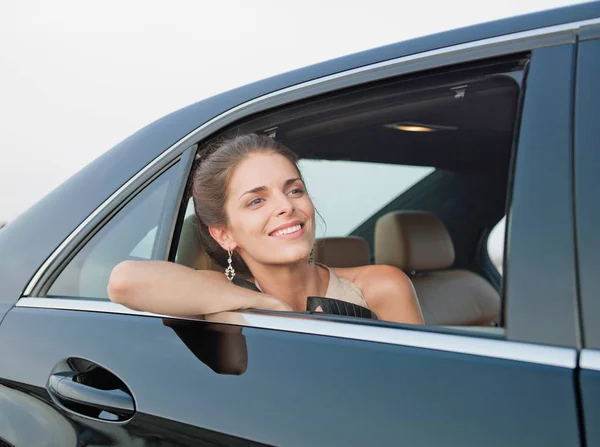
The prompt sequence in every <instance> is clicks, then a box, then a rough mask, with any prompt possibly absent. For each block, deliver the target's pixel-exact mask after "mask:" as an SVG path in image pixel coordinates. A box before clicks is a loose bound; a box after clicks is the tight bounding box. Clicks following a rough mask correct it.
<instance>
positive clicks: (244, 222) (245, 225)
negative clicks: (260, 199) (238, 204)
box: [230, 208, 269, 245]
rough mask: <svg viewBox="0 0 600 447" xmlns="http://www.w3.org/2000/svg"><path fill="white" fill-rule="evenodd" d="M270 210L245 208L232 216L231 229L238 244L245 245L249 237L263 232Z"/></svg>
mask: <svg viewBox="0 0 600 447" xmlns="http://www.w3.org/2000/svg"><path fill="white" fill-rule="evenodd" d="M268 214H269V213H268V211H265V210H264V209H262V208H261V209H258V210H243V211H239V212H238V213H236V214H235V216H232V219H231V221H230V230H231V232H232V234H233V236H234V238H236V240H237V242H238V244H240V245H244V243H245V242H248V239H250V238H252V237H255V236H257V235H259V234H262V232H263V231H264V228H265V225H266V223H267V221H268Z"/></svg>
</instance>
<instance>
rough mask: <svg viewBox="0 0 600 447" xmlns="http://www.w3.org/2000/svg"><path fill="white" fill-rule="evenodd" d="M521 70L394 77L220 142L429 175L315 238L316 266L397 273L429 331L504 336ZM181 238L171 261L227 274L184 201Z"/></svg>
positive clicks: (504, 64) (516, 60) (257, 121)
mask: <svg viewBox="0 0 600 447" xmlns="http://www.w3.org/2000/svg"><path fill="white" fill-rule="evenodd" d="M526 68H527V55H517V56H513V57H506V58H501V59H495V60H491V61H489V60H488V61H482V62H481V63H478V64H473V63H471V64H468V65H465V66H460V67H456V66H455V67H452V69H438V70H435V71H431V72H428V73H419V74H418V75H414V76H403V77H402V78H400V79H389V80H385V81H381V82H378V83H377V84H368V85H365V86H360V87H354V88H352V89H348V90H345V91H339V92H336V93H334V94H329V95H324V96H322V97H313V98H308V99H305V100H303V101H302V102H299V103H295V104H293V105H291V106H284V107H281V108H279V109H274V110H269V111H267V112H263V113H261V114H257V115H254V116H252V117H250V118H248V119H245V120H244V121H242V122H237V123H235V124H234V125H232V126H230V127H229V128H227V129H225V130H224V131H223V132H221V133H220V134H219V135H214V138H221V137H231V136H234V135H238V134H243V133H249V132H256V133H264V134H267V135H270V136H272V137H273V138H275V139H277V140H279V141H281V142H282V143H284V144H285V145H286V146H288V147H289V148H290V149H292V150H293V151H294V152H295V153H296V154H297V155H298V156H299V158H300V160H301V162H302V161H303V160H337V161H344V162H349V163H355V164H357V165H359V166H360V163H362V164H381V165H403V166H422V167H429V168H432V169H431V173H429V174H428V175H426V176H425V177H424V178H422V179H419V181H417V182H416V183H415V184H412V185H410V187H408V188H407V189H405V190H402V191H398V194H397V195H395V196H394V195H393V192H394V191H391V193H392V197H393V198H392V200H390V201H387V202H386V203H385V205H384V206H382V207H380V208H379V209H377V210H376V212H374V213H373V212H369V213H368V214H365V215H363V216H362V217H361V219H360V223H359V224H357V225H356V226H355V227H354V228H353V229H352V230H351V231H348V232H346V234H335V235H330V236H327V237H321V238H319V239H318V240H317V243H316V245H315V250H314V259H315V260H316V261H318V262H321V263H324V264H326V265H328V266H330V267H354V266H360V265H368V264H389V265H393V266H396V267H398V268H399V269H401V270H403V271H404V272H405V273H406V274H407V275H408V276H409V277H410V279H411V281H412V282H413V285H414V287H415V290H416V292H417V296H418V298H419V302H420V304H421V307H422V310H423V314H424V318H425V323H426V324H427V325H435V326H453V327H454V326H456V327H476V328H482V329H483V328H496V329H499V328H501V327H502V325H503V322H502V308H503V306H502V299H501V296H502V290H501V285H502V276H501V274H500V273H499V269H498V268H497V267H496V266H494V264H493V263H492V261H491V260H490V256H489V253H488V250H487V241H488V237H489V234H490V231H491V230H492V229H493V228H494V226H495V225H496V224H497V223H498V222H499V221H500V220H501V219H502V218H503V217H504V216H505V215H506V214H507V210H508V203H509V197H510V196H509V194H510V178H511V175H510V172H511V165H512V157H513V141H514V139H515V135H516V132H517V129H516V123H517V116H518V112H519V106H520V97H521V89H522V85H523V78H524V75H525V73H526ZM201 153H202V147H201V148H200V149H199V154H200V155H201ZM328 175H330V176H331V178H330V179H328V180H330V184H331V187H330V188H329V189H328V190H327V191H326V194H328V195H329V196H331V197H336V195H338V194H340V191H336V188H335V185H336V179H335V172H331V173H329V174H328ZM356 181H357V183H358V182H359V181H362V182H363V183H362V184H368V182H369V181H370V180H369V178H362V179H361V178H357V179H356ZM307 186H308V188H309V190H310V188H311V186H310V184H308V185H307ZM334 203H335V202H334ZM355 206H356V207H360V206H361V204H360V203H357V204H356V205H355ZM358 211H360V208H359V209H358ZM177 234H179V235H180V237H179V244H178V247H177V251H176V253H175V254H174V260H175V262H177V263H180V264H183V265H187V266H190V267H193V268H196V269H216V270H222V267H220V266H217V265H215V264H214V262H212V261H211V259H210V258H209V257H208V256H207V255H206V254H205V253H204V252H203V250H202V247H201V246H200V243H199V241H198V238H197V236H196V228H195V216H194V214H193V205H192V204H191V198H189V196H188V197H187V198H186V200H184V205H183V206H182V211H181V217H180V225H179V227H178V228H177V229H176V236H177ZM175 240H176V239H175Z"/></svg>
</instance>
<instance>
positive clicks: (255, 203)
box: [246, 197, 264, 206]
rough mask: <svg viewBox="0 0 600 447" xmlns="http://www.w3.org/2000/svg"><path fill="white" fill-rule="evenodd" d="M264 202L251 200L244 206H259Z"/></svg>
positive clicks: (258, 198) (259, 199)
mask: <svg viewBox="0 0 600 447" xmlns="http://www.w3.org/2000/svg"><path fill="white" fill-rule="evenodd" d="M263 201H264V199H262V198H260V197H257V198H256V199H254V200H251V201H250V202H248V204H247V205H246V206H256V205H260V204H261V203H262V202H263Z"/></svg>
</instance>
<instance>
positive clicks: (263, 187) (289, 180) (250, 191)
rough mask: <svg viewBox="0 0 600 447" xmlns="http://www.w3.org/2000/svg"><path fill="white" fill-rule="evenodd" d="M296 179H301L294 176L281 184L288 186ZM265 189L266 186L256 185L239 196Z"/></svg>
mask: <svg viewBox="0 0 600 447" xmlns="http://www.w3.org/2000/svg"><path fill="white" fill-rule="evenodd" d="M298 180H300V181H302V179H301V178H300V177H295V178H290V179H287V180H286V181H285V183H284V184H283V187H284V188H285V187H286V186H289V185H291V184H292V183H294V182H297V181H298ZM266 190H267V187H266V186H257V187H256V188H252V189H249V190H248V191H246V192H245V193H243V194H242V195H241V196H240V199H241V198H242V197H244V196H245V195H246V194H253V193H257V192H263V191H266Z"/></svg>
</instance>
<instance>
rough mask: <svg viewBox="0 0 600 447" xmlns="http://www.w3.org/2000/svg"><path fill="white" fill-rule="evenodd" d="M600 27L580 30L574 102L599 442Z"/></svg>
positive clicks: (591, 405)
mask: <svg viewBox="0 0 600 447" xmlns="http://www.w3.org/2000/svg"><path fill="white" fill-rule="evenodd" d="M599 52H600V27H599V26H598V25H596V26H590V27H589V28H587V29H585V30H583V31H582V33H581V35H580V42H579V48H578V54H577V59H578V66H577V86H576V102H575V105H576V107H575V138H574V142H575V169H574V172H575V203H574V204H575V207H574V208H575V213H576V218H577V254H578V265H579V292H580V306H581V326H582V344H583V347H584V349H583V350H582V352H581V356H580V358H579V366H580V371H579V387H580V390H581V402H582V409H583V415H584V421H585V436H586V441H587V445H589V446H595V445H600V429H599V427H598V424H597V421H598V417H599V416H600V326H599V324H598V323H599V322H600V302H599V301H598V294H599V291H600V281H599V280H598V271H599V269H600V263H599V261H598V250H600V232H599V231H598V228H599V225H600V205H599V204H598V191H600V177H599V176H598V166H600V146H599V143H598V142H599V141H600V131H599V129H598V116H600V88H599V87H598V83H597V82H598V76H600V59H599V58H598V54H600V53H599Z"/></svg>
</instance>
